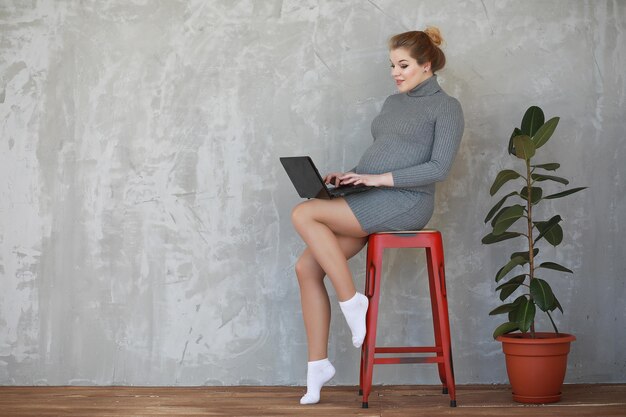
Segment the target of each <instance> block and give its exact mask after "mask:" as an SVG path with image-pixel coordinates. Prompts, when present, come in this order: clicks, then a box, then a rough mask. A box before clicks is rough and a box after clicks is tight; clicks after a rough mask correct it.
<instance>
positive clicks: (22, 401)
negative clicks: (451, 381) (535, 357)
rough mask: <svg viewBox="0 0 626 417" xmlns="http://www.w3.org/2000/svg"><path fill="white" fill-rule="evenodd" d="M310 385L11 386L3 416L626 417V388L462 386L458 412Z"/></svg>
mask: <svg viewBox="0 0 626 417" xmlns="http://www.w3.org/2000/svg"><path fill="white" fill-rule="evenodd" d="M303 393H304V389H303V388H302V387H8V386H4V387H2V386H0V416H2V417H26V416H28V417H31V416H38V417H52V416H70V417H78V416H81V417H84V416H90V417H91V416H95V417H121V416H124V417H126V416H133V417H134V416H137V417H143V416H171V417H174V416H190V417H195V416H241V417H247V416H255V417H256V416H296V415H297V416H305V417H306V416H316V417H324V416H342V417H343V416H359V417H374V416H376V417H406V416H428V417H438V416H463V417H474V416H476V417H480V416H499V417H500V416H533V417H543V416H546V417H547V416H550V417H559V416H574V415H575V416H590V417H591V416H593V417H597V416H603V417H613V416H626V384H602V385H566V386H564V388H563V400H562V401H561V402H559V403H556V404H550V405H539V406H537V405H522V404H518V403H515V402H513V401H512V399H511V393H510V390H509V388H508V387H507V386H492V385H490V386H485V385H466V386H460V387H458V388H457V401H458V407H456V408H450V407H449V397H448V396H447V395H442V394H441V389H440V388H439V387H434V386H379V387H373V391H372V394H371V395H370V399H369V405H370V408H368V409H363V408H361V398H360V397H359V396H358V395H357V389H356V388H355V387H328V388H325V389H324V390H323V391H322V401H321V402H320V404H316V405H311V406H301V405H300V404H299V403H298V400H299V398H300V396H301V395H302V394H303Z"/></svg>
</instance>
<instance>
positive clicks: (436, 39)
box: [424, 26, 443, 46]
mask: <svg viewBox="0 0 626 417" xmlns="http://www.w3.org/2000/svg"><path fill="white" fill-rule="evenodd" d="M424 33H425V34H427V35H428V37H429V38H430V40H431V41H433V43H434V44H435V45H437V46H439V45H441V44H442V43H443V37H442V36H441V31H440V30H439V28H438V27H435V26H428V27H426V29H424Z"/></svg>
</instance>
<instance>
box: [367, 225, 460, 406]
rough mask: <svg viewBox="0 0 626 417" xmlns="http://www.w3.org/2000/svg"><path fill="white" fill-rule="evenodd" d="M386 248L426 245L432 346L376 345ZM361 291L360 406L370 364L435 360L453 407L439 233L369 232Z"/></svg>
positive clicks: (370, 374)
mask: <svg viewBox="0 0 626 417" xmlns="http://www.w3.org/2000/svg"><path fill="white" fill-rule="evenodd" d="M388 248H424V249H426V262H427V265H428V284H429V288H430V301H431V309H432V319H433V331H434V336H435V346H403V347H379V346H376V330H377V322H378V307H379V302H380V287H381V281H382V263H383V252H384V250H385V249H388ZM365 295H366V296H367V297H368V299H369V308H368V310H367V316H366V329H367V330H366V331H367V333H366V335H365V340H364V342H363V347H362V349H361V370H360V378H359V393H360V394H362V395H363V403H362V406H363V408H368V406H369V403H368V398H369V394H370V392H371V389H372V377H373V373H374V365H389V364H412V363H436V364H437V368H438V371H439V379H440V380H441V384H442V386H443V393H444V394H449V395H450V406H451V407H456V387H455V384H454V371H453V367H452V346H451V341H450V322H449V318H448V301H447V295H446V281H445V270H444V256H443V241H442V238H441V233H440V232H439V231H437V230H415V231H413V230H409V231H401V232H396V231H389V232H379V233H373V234H371V235H370V236H369V237H368V245H367V260H366V279H365ZM394 353H403V354H406V353H413V354H420V355H421V356H417V357H406V356H402V357H389V354H394ZM376 354H384V355H385V357H376ZM424 355H428V356H424Z"/></svg>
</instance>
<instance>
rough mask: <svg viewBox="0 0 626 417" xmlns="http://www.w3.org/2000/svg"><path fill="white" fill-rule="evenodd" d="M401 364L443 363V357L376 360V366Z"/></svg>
mask: <svg viewBox="0 0 626 417" xmlns="http://www.w3.org/2000/svg"><path fill="white" fill-rule="evenodd" d="M401 363H443V357H442V356H431V357H428V358H426V357H421V358H415V357H412V358H411V357H405V358H374V364H376V365H397V364H401Z"/></svg>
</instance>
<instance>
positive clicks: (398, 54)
mask: <svg viewBox="0 0 626 417" xmlns="http://www.w3.org/2000/svg"><path fill="white" fill-rule="evenodd" d="M389 60H390V61H391V76H392V77H393V79H394V80H396V86H397V87H398V91H400V92H401V93H406V92H407V91H411V90H412V89H414V88H415V87H417V85H418V84H419V83H421V82H422V81H424V80H426V79H427V78H430V77H431V76H432V75H433V73H432V72H431V70H430V62H426V63H424V65H419V64H418V63H417V61H416V60H415V59H414V58H412V57H411V55H410V54H409V51H408V50H407V49H405V48H398V49H394V50H392V51H390V52H389Z"/></svg>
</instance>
